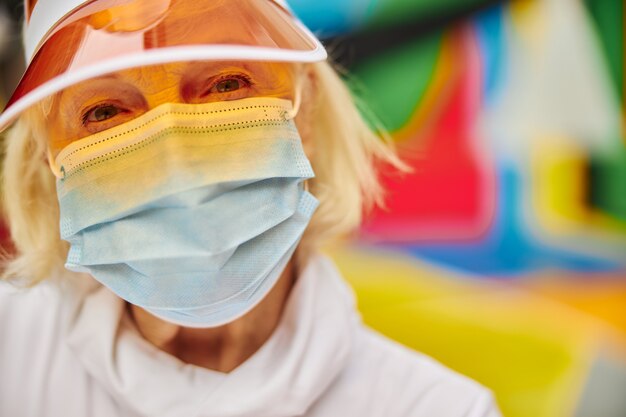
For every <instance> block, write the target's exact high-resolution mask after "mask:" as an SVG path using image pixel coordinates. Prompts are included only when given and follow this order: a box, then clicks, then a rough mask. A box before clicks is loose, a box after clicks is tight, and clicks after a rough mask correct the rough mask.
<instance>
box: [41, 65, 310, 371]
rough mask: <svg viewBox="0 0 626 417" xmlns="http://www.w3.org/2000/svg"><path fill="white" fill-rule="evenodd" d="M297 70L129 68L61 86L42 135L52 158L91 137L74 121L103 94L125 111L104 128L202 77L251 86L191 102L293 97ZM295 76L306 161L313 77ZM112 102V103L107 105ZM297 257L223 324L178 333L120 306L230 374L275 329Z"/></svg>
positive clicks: (149, 334) (152, 333) (199, 362)
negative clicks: (228, 77)
mask: <svg viewBox="0 0 626 417" xmlns="http://www.w3.org/2000/svg"><path fill="white" fill-rule="evenodd" d="M302 68H303V67H302V66H295V65H289V64H270V63H250V62H240V63H236V62H211V63H192V64H189V63H182V64H167V65H162V66H158V67H148V68H139V69H131V70H126V71H123V72H121V73H117V74H114V75H109V76H106V77H100V78H98V79H96V80H92V81H90V82H86V83H81V84H78V85H77V86H74V87H71V88H68V89H67V90H65V91H64V92H63V93H61V94H59V95H57V96H56V97H55V98H54V100H53V106H52V107H53V108H52V110H51V112H50V116H49V120H48V121H49V123H51V125H52V128H51V129H50V131H51V132H53V133H54V134H55V135H54V136H53V137H52V138H51V139H50V144H49V146H50V148H51V151H52V152H53V153H54V155H55V156H56V154H57V153H58V152H59V151H60V149H62V147H64V146H66V145H67V144H69V143H71V142H72V141H74V140H77V139H79V138H82V137H86V136H89V135H90V134H92V132H89V131H87V130H86V129H85V126H83V125H82V123H81V122H82V111H83V110H84V109H85V108H89V106H92V105H94V104H95V103H97V102H98V100H102V99H103V97H104V98H105V101H107V102H112V103H113V104H117V100H123V102H122V103H119V104H120V105H124V106H127V107H128V108H130V109H131V112H130V113H129V114H127V115H118V118H117V119H115V120H114V118H112V119H111V121H112V122H114V124H113V123H111V124H105V125H104V126H105V127H106V126H108V127H112V125H117V124H121V123H124V122H126V121H128V120H130V119H132V118H134V117H137V116H139V115H140V114H143V113H145V112H146V111H148V110H150V109H152V108H155V107H157V106H159V105H161V104H163V103H166V102H179V103H180V102H183V103H184V102H196V101H195V100H197V99H198V98H199V96H198V93H197V92H198V91H204V89H206V88H207V86H206V80H207V79H208V78H210V76H213V75H214V74H216V73H217V74H219V73H226V74H230V73H242V74H246V75H249V76H250V78H251V79H252V83H253V85H252V86H251V87H250V88H249V89H246V91H240V92H238V91H234V94H231V93H225V94H223V95H219V96H214V97H204V98H201V99H200V100H199V101H198V102H208V101H219V100H228V99H237V98H243V97H251V96H265V97H267V96H269V97H281V98H288V99H293V88H294V87H293V86H294V85H296V83H295V81H294V79H295V77H296V76H298V73H299V72H301V71H302ZM207 74H210V75H209V76H207ZM301 79H302V80H303V81H302V82H301V83H300V84H301V88H302V97H303V100H302V106H301V108H300V111H299V113H298V115H297V116H296V120H295V122H296V125H297V126H298V130H299V131H300V134H301V136H302V141H303V144H304V148H305V152H306V153H307V156H308V157H311V155H310V153H311V152H312V150H311V149H310V146H308V144H309V143H310V139H308V136H309V132H310V131H311V129H310V127H309V126H310V124H311V123H312V122H313V120H314V115H313V112H314V105H312V104H311V103H310V100H307V97H312V96H313V94H312V88H314V80H313V77H312V75H311V74H308V73H307V74H303V75H302V78H301ZM198 86H200V87H198ZM112 97H114V98H115V99H114V100H111V98H112ZM108 127H107V128H108ZM100 129H101V130H106V129H102V128H101V127H100ZM297 253H298V251H296V256H294V257H293V258H292V260H291V261H290V262H289V263H288V264H287V266H286V268H285V270H284V271H283V273H282V274H281V276H280V278H279V279H278V281H277V283H276V285H275V286H274V287H273V288H272V290H271V291H270V292H269V294H268V295H267V296H266V297H265V298H264V299H263V300H262V301H261V302H260V303H259V304H258V305H257V306H256V307H255V308H253V309H252V310H251V311H250V312H248V313H247V314H246V315H244V316H243V317H241V318H239V319H237V320H235V321H233V322H231V323H228V324H226V325H223V326H220V327H216V328H210V329H193V328H185V327H182V326H178V325H175V324H172V323H169V322H166V321H163V320H161V319H159V318H156V317H154V316H152V315H151V314H150V313H148V312H146V311H145V310H143V309H142V308H140V307H138V306H135V305H131V304H127V310H128V312H129V315H130V316H131V317H132V318H133V321H134V323H135V325H136V328H137V331H138V332H139V333H140V334H141V335H142V337H143V338H145V339H146V340H148V341H149V342H150V343H152V344H153V345H154V346H156V347H157V348H159V349H161V350H163V351H165V352H167V353H169V354H171V355H173V356H175V357H177V358H179V359H180V360H182V361H183V362H185V363H189V364H193V365H196V366H201V367H204V368H208V369H211V370H215V371H219V372H231V371H232V370H234V369H235V368H237V367H238V366H239V365H241V364H242V363H243V362H245V361H246V360H247V359H248V358H250V357H251V356H252V355H253V354H254V353H255V352H256V351H257V350H258V349H259V348H260V347H261V346H262V345H263V344H264V343H265V342H266V341H267V340H268V339H269V338H270V337H271V335H272V333H273V332H274V330H275V329H276V327H277V326H278V324H279V322H280V317H281V315H282V312H283V308H284V306H285V303H286V300H287V299H288V297H289V294H290V292H291V289H292V288H293V285H294V283H295V281H296V279H297V271H298V270H299V267H298V265H295V261H294V259H297Z"/></svg>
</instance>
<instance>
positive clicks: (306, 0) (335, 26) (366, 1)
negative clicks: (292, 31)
mask: <svg viewBox="0 0 626 417" xmlns="http://www.w3.org/2000/svg"><path fill="white" fill-rule="evenodd" d="M378 1H379V0H289V6H290V7H291V8H292V9H293V11H294V12H295V14H296V15H297V16H298V17H299V18H300V20H302V22H304V24H305V25H307V27H308V28H309V29H311V31H312V32H313V33H315V34H316V35H317V36H319V37H320V38H327V37H330V36H336V35H341V34H345V33H349V32H353V31H355V30H358V29H359V28H361V27H363V26H365V25H366V24H367V22H368V20H369V18H370V17H371V14H372V13H373V10H374V9H375V7H376V4H377V3H378Z"/></svg>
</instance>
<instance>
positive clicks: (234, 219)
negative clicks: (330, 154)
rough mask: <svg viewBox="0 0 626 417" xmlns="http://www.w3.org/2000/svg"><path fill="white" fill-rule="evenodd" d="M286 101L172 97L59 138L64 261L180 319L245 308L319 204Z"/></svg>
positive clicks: (231, 316)
mask: <svg viewBox="0 0 626 417" xmlns="http://www.w3.org/2000/svg"><path fill="white" fill-rule="evenodd" d="M291 112H292V110H291V103H290V102H288V101H285V100H281V99H276V98H250V99H244V100H237V101H231V102H219V103H209V104H201V105H191V104H165V105H162V106H160V107H158V108H156V109H154V110H152V111H150V112H148V113H145V114H144V115H142V116H141V117H139V118H137V119H134V120H132V121H131V122H128V123H126V124H124V125H120V126H117V127H115V128H112V129H109V130H107V131H105V132H101V133H98V134H96V135H93V136H90V137H88V138H85V139H82V140H79V141H77V142H74V143H72V144H71V145H69V146H68V147H66V148H65V149H63V151H61V153H60V154H59V155H58V157H57V158H56V161H55V164H56V166H58V168H59V169H58V171H59V173H60V177H61V178H59V179H58V181H57V193H58V197H59V203H60V209H61V237H62V238H63V239H65V240H67V241H68V242H69V243H70V251H69V254H68V258H67V263H66V267H67V268H69V269H71V270H74V271H80V272H88V273H90V274H91V275H93V276H94V277H95V278H96V279H97V280H98V281H100V282H101V283H102V284H104V285H106V286H107V287H108V288H110V289H111V290H112V291H113V292H114V293H116V294H117V295H118V296H120V297H121V298H123V299H125V300H127V301H128V302H130V303H132V304H135V305H137V306H140V307H142V308H144V309H145V310H147V311H149V312H151V313H152V314H154V315H155V316H157V317H160V318H162V319H164V320H167V321H170V322H173V323H176V324H180V325H184V326H189V327H215V326H219V325H222V324H225V323H228V322H231V321H233V320H235V319H237V318H238V317H241V316H242V315H244V314H245V313H247V312H248V311H250V310H251V309H252V308H253V307H254V306H255V305H256V304H257V303H258V302H259V301H260V300H262V299H263V297H265V295H267V293H268V292H269V291H270V290H271V289H272V287H273V286H274V284H275V283H276V281H277V280H278V278H279V277H280V275H281V273H282V271H283V270H284V268H285V266H286V265H287V263H288V262H289V260H290V259H291V257H292V255H293V253H294V251H295V249H296V247H297V245H298V243H299V241H300V238H301V236H302V234H303V232H304V230H305V228H306V227H307V225H308V223H309V221H310V219H311V216H312V215H313V212H314V211H315V209H316V207H317V204H318V203H317V200H316V199H315V198H314V197H313V196H312V195H311V194H309V193H308V192H307V191H305V189H304V186H303V183H304V180H306V179H308V178H312V177H313V171H312V169H311V166H310V164H309V161H308V160H307V158H306V156H305V154H304V151H303V149H302V144H301V140H300V137H299V135H298V132H297V130H296V127H295V124H294V123H293V120H291V117H290V113H291Z"/></svg>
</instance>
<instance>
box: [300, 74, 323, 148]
mask: <svg viewBox="0 0 626 417" xmlns="http://www.w3.org/2000/svg"><path fill="white" fill-rule="evenodd" d="M314 65H315V64H307V65H305V67H304V69H303V74H302V83H301V89H302V93H301V94H302V104H301V105H300V111H299V112H298V114H297V115H296V119H295V122H296V126H297V127H298V132H300V137H301V138H302V144H303V146H304V151H305V153H306V155H307V157H308V158H309V159H311V158H312V157H313V153H314V152H315V143H314V141H315V120H316V119H317V112H318V102H319V100H318V97H319V92H320V90H319V89H318V85H319V80H318V78H317V73H316V71H315V69H314V67H313V66H314Z"/></svg>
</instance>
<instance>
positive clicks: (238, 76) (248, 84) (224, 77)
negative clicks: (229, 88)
mask: <svg viewBox="0 0 626 417" xmlns="http://www.w3.org/2000/svg"><path fill="white" fill-rule="evenodd" d="M231 78H236V79H238V80H240V81H243V82H244V84H245V87H251V86H253V85H254V83H253V82H252V78H250V76H248V75H247V74H242V73H238V74H224V75H219V76H217V78H215V79H214V80H212V82H211V83H210V84H209V88H207V90H206V92H205V93H204V95H206V94H209V92H210V91H211V90H212V89H213V88H215V87H216V86H217V85H218V84H219V83H221V82H222V81H225V80H228V79H231ZM220 94H227V93H220Z"/></svg>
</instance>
